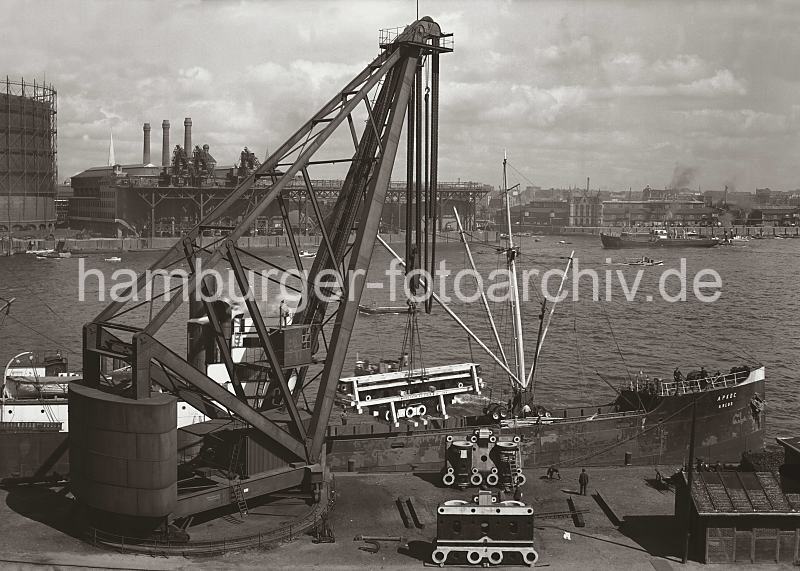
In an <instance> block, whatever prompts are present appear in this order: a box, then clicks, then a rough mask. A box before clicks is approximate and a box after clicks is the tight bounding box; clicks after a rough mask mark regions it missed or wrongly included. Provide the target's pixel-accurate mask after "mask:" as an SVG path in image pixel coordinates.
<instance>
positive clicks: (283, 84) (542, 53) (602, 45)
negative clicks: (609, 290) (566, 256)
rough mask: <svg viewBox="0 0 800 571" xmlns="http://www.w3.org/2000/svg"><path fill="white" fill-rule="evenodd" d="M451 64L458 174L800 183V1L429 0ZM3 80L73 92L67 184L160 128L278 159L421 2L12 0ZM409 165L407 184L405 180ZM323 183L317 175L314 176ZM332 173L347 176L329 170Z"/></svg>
mask: <svg viewBox="0 0 800 571" xmlns="http://www.w3.org/2000/svg"><path fill="white" fill-rule="evenodd" d="M419 4H420V15H430V16H432V17H433V18H434V19H435V20H436V21H437V22H439V23H440V24H441V26H442V28H443V30H444V31H446V32H453V33H454V40H455V51H454V53H452V54H447V55H445V56H443V57H442V74H441V78H442V87H441V122H440V177H439V178H440V180H456V179H457V178H460V179H462V180H474V181H480V182H483V183H486V184H491V185H494V186H498V185H499V183H500V177H501V166H500V164H501V161H502V156H503V150H504V149H508V154H509V162H510V163H511V164H512V165H513V166H514V167H515V169H516V172H515V171H510V172H509V182H510V184H515V183H520V184H521V186H522V187H523V188H524V187H525V186H529V185H530V186H541V187H543V188H550V187H556V188H558V187H564V188H566V187H569V186H575V187H581V186H583V185H585V181H586V177H587V176H588V177H591V181H592V187H593V188H601V189H608V190H623V189H627V188H629V187H631V188H633V189H634V190H641V189H642V188H644V187H645V186H646V185H650V186H651V187H653V188H664V187H669V186H671V185H672V184H675V181H676V180H679V181H681V186H685V187H688V188H692V189H696V188H698V186H699V187H700V188H701V189H703V190H721V189H722V188H724V186H725V185H726V184H727V185H728V187H729V190H730V191H746V192H754V190H755V189H756V188H757V187H758V188H764V187H769V188H772V189H774V190H792V189H797V188H800V164H799V163H798V161H797V160H796V158H797V157H798V156H800V137H799V136H798V135H799V133H798V127H799V126H800V99H798V94H800V69H799V68H798V66H797V65H796V63H795V62H796V61H798V59H800V38H798V37H797V35H796V30H797V29H799V28H800V7H798V6H796V5H795V4H793V3H790V2H767V3H755V4H745V3H739V2H735V3H733V2H732V3H720V2H689V1H686V2H647V3H631V2H622V1H619V2H613V1H609V2H566V3H564V2H524V1H520V2H511V1H503V2H488V1H487V2H478V1H471V2H450V1H437V2H427V1H425V0H421V1H420V3H419ZM0 8H2V10H3V13H4V14H5V15H6V17H5V18H4V19H3V21H2V23H0V32H2V36H3V37H4V40H5V41H4V49H3V50H2V52H0V72H2V73H4V74H6V75H8V76H9V77H10V78H12V79H18V78H19V77H25V78H26V80H33V79H34V78H35V79H37V81H40V80H42V79H46V81H47V82H48V83H52V84H53V86H54V87H55V88H56V89H57V90H58V130H59V139H58V163H59V179H60V180H64V179H66V178H69V177H70V176H72V175H73V174H75V173H77V172H79V171H82V170H84V169H86V168H90V167H93V166H100V165H103V164H106V162H107V157H108V149H109V133H110V130H112V129H113V132H114V148H115V155H116V159H117V160H118V161H119V162H121V163H137V162H139V161H141V158H142V152H141V144H142V143H141V140H142V123H144V122H149V123H150V124H151V126H152V129H153V131H152V157H153V159H154V161H153V162H156V160H157V159H158V158H159V157H160V151H161V141H160V125H161V121H162V120H163V119H168V120H169V121H170V123H171V124H172V145H173V146H174V144H176V143H181V142H182V137H183V131H182V124H183V119H184V117H192V119H193V129H194V142H195V144H203V143H208V144H210V145H211V153H212V154H213V155H214V156H215V158H216V159H217V161H218V162H219V163H220V164H232V163H233V162H235V161H236V160H237V158H238V156H239V152H240V151H241V148H242V147H244V146H248V147H250V149H251V150H253V151H254V152H256V154H257V155H258V156H259V157H260V158H263V156H264V154H265V153H266V151H267V149H274V148H276V147H277V146H278V145H279V144H281V143H282V142H283V141H284V140H285V139H286V138H287V137H288V136H289V135H290V134H291V133H292V132H293V131H294V130H295V129H296V128H297V127H298V126H299V125H300V124H302V123H303V122H304V121H305V120H306V119H307V118H308V117H310V116H311V115H312V114H313V113H314V112H315V111H316V110H317V109H318V107H319V106H320V105H321V104H322V103H323V102H324V101H325V100H327V99H328V98H330V97H331V96H333V95H334V94H335V93H336V92H337V91H339V90H340V89H341V88H342V87H343V86H344V85H345V83H346V82H347V81H348V80H349V79H350V78H351V77H352V76H354V75H355V74H356V73H357V72H358V71H360V70H361V69H362V68H363V67H364V66H365V65H366V64H367V63H368V62H369V61H370V60H371V59H372V58H373V57H374V56H375V55H376V54H377V52H378V46H377V38H378V30H379V29H380V28H388V27H396V26H404V25H406V24H408V23H410V22H412V21H413V20H414V17H415V10H416V2H415V1H414V0H404V1H398V2H392V3H388V2H366V1H364V2H359V1H349V2H336V1H333V2H321V1H316V2H311V1H298V2H288V1H265V2H240V3H225V2H210V3H206V2H195V1H178V2H173V3H171V4H170V5H169V9H168V10H167V9H164V6H163V5H162V4H159V3H156V2H146V1H143V0H141V1H140V0H133V1H128V2H124V3H114V2H101V1H89V0H74V1H70V2H56V1H44V0H33V1H22V0H0ZM402 165H403V159H402V156H400V157H398V162H397V165H396V167H395V171H394V172H395V176H394V178H402V176H403V172H404V171H403V170H402V168H403V166H402ZM312 174H315V173H312ZM315 176H317V177H319V178H325V177H326V176H329V175H328V173H326V172H325V170H323V169H320V170H319V171H317V172H316V174H315Z"/></svg>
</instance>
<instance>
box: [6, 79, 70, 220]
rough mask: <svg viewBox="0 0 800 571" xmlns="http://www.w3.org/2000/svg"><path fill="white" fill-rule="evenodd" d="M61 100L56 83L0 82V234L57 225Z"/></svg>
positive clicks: (7, 80)
mask: <svg viewBox="0 0 800 571" xmlns="http://www.w3.org/2000/svg"><path fill="white" fill-rule="evenodd" d="M56 99H57V93H56V90H55V89H54V88H53V86H52V85H44V84H40V83H36V81H34V82H33V83H30V82H26V81H25V80H24V79H20V80H19V81H12V80H10V79H9V78H8V76H6V79H5V82H0V234H6V233H23V232H25V233H31V232H37V233H41V232H48V233H49V232H51V231H52V230H53V228H54V227H55V222H56V212H55V192H56V180H57V172H58V171H57V167H56V148H57V142H56V141H57V127H56V112H57V109H56Z"/></svg>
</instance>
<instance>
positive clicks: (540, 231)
mask: <svg viewBox="0 0 800 571" xmlns="http://www.w3.org/2000/svg"><path fill="white" fill-rule="evenodd" d="M690 229H691V230H694V231H696V232H697V233H698V234H699V235H700V236H719V237H722V235H723V232H724V231H725V230H726V229H725V228H720V227H716V228H715V227H706V226H692V227H690ZM733 229H734V230H735V232H736V234H738V235H741V236H758V235H762V236H800V227H799V226H734V227H733ZM524 230H525V231H526V232H529V233H530V234H532V235H534V236H541V235H548V236H575V235H586V236H599V235H600V233H601V232H611V233H618V232H619V231H620V230H622V228H621V227H611V228H609V227H606V226H552V227H550V226H544V227H531V228H525V229H524ZM639 230H642V231H647V228H640V229H639ZM728 230H730V229H728ZM467 235H468V236H469V238H470V240H471V241H473V242H491V243H496V242H498V241H499V235H500V233H499V232H497V231H472V232H469V233H468V234H467ZM381 237H382V238H383V239H384V240H386V241H387V242H388V243H389V244H394V243H396V244H402V243H403V242H404V241H405V233H403V232H400V233H394V234H381ZM178 240H180V238H86V239H76V238H68V239H66V246H67V248H68V249H70V250H71V251H73V252H76V253H85V254H90V253H99V252H135V251H146V250H167V249H169V248H170V247H172V245H173V244H175V242H177V241H178ZM216 240H219V238H218V237H216V238H214V237H203V238H201V240H200V244H201V245H203V246H208V245H210V244H212V243H213V242H215V241H216ZM296 240H297V244H298V247H299V248H318V247H319V245H320V243H321V240H322V237H321V236H297V237H296ZM438 241H439V242H440V243H448V242H458V241H459V237H458V232H453V231H447V232H445V231H443V232H440V233H439V234H438ZM55 243H56V241H55V240H45V239H31V240H21V239H17V238H13V239H11V240H9V238H8V237H7V236H2V237H0V255H8V254H9V252H10V253H13V254H24V253H25V251H26V250H44V249H49V248H55ZM239 245H240V246H241V247H242V248H247V249H254V250H259V249H268V248H288V247H289V239H288V237H287V236H245V237H242V238H240V239H239Z"/></svg>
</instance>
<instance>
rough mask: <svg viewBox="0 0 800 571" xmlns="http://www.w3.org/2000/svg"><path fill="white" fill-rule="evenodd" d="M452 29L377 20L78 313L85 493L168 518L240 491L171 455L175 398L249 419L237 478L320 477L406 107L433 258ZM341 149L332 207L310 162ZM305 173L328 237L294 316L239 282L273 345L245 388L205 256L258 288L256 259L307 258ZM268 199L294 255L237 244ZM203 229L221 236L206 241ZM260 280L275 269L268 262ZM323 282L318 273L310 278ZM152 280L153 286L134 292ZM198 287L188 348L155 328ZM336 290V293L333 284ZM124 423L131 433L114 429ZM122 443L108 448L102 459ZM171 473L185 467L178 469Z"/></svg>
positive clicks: (254, 490) (75, 428)
mask: <svg viewBox="0 0 800 571" xmlns="http://www.w3.org/2000/svg"><path fill="white" fill-rule="evenodd" d="M446 38H449V35H447V34H442V32H441V29H440V27H439V25H438V24H437V23H436V22H434V21H433V20H432V19H431V18H428V17H425V18H422V19H420V20H418V21H416V22H414V23H413V24H411V25H410V26H407V27H406V28H405V29H404V30H402V31H401V30H399V29H398V30H397V31H393V32H388V33H382V37H381V48H382V51H381V53H380V55H379V56H378V57H377V58H375V59H374V60H373V61H372V62H370V63H369V64H368V65H367V66H366V67H365V68H364V70H363V71H361V72H360V73H359V74H358V75H356V76H355V78H354V79H353V80H352V81H350V82H349V83H348V84H347V85H346V86H345V87H344V88H343V89H342V90H341V91H340V92H339V93H337V94H336V95H335V96H334V97H333V98H332V99H330V101H328V102H327V103H326V104H325V105H324V106H323V107H322V108H321V109H320V110H319V111H318V112H317V113H316V114H314V116H313V117H312V118H311V119H310V120H309V121H308V122H306V123H305V124H304V125H303V126H302V127H300V128H299V129H298V130H297V131H296V132H295V133H294V134H293V135H292V136H291V137H290V138H289V139H288V140H287V141H286V142H285V143H284V144H283V145H281V146H280V147H279V148H278V149H277V150H276V151H275V152H274V153H273V154H272V155H271V156H270V157H269V158H268V159H267V160H266V161H265V162H264V163H263V164H261V165H260V166H258V168H256V169H255V170H254V171H253V172H252V173H251V174H250V175H249V176H247V177H246V178H245V179H244V180H242V181H241V183H240V184H239V185H238V186H237V187H236V188H235V190H233V191H232V192H231V193H230V194H229V195H228V196H227V197H226V198H225V199H224V200H223V201H222V203H221V204H220V205H219V206H217V207H216V208H215V209H214V210H213V211H212V212H211V213H210V214H208V215H207V216H205V218H204V219H203V220H202V221H201V222H200V224H199V225H198V226H196V227H195V228H194V229H193V230H192V231H191V232H189V234H188V235H187V236H186V237H185V238H184V239H182V240H181V241H180V242H178V243H177V244H175V245H174V246H173V247H172V248H171V249H170V250H169V251H168V252H166V253H165V254H164V255H163V256H162V257H161V258H160V259H159V260H158V261H157V262H156V263H154V264H153V265H152V266H151V267H150V268H149V270H150V271H149V272H147V273H145V274H142V275H140V276H139V277H138V279H137V281H136V283H135V285H133V286H132V287H131V288H130V290H129V291H128V292H127V294H128V295H127V297H129V298H131V299H128V300H125V299H122V300H119V301H114V302H112V303H110V304H109V305H108V306H107V307H106V308H105V309H104V310H103V311H102V312H101V313H100V314H99V315H97V317H96V318H95V319H93V320H92V321H91V322H89V323H88V324H86V325H85V326H84V331H83V366H84V383H83V385H81V386H78V387H75V390H74V391H73V394H72V395H71V397H70V408H71V409H76V410H73V411H70V423H71V433H70V460H71V465H72V470H71V471H72V475H73V489H74V490H75V493H76V496H77V498H78V500H79V501H80V502H82V503H84V504H85V505H87V506H88V507H90V508H93V509H95V510H98V512H99V513H111V514H114V515H115V516H126V517H134V518H157V519H159V518H160V519H161V520H162V521H163V520H169V519H174V518H179V517H182V516H187V515H190V514H193V513H197V512H199V511H204V510H206V509H210V508H215V507H219V506H222V505H225V504H226V503H228V504H231V503H232V504H236V503H237V502H238V503H239V505H240V506H241V501H242V499H243V498H242V488H241V487H238V488H237V487H236V486H235V485H231V483H230V482H229V481H228V480H226V479H224V478H217V479H214V478H213V477H212V476H210V475H209V474H210V472H206V473H204V474H205V475H204V479H203V485H199V486H198V485H197V483H196V478H195V480H194V481H195V485H194V486H192V487H191V490H189V487H188V486H183V485H182V482H183V479H187V478H190V477H191V476H187V475H186V474H187V472H186V470H185V469H183V468H181V467H179V466H178V465H177V464H178V461H177V453H176V440H178V437H177V436H175V425H174V422H173V420H172V419H173V418H174V415H175V412H174V410H175V402H176V400H177V399H180V400H181V401H184V402H186V403H188V404H190V405H192V406H194V407H195V408H197V409H198V410H200V411H202V412H203V413H204V414H205V415H206V416H207V417H208V418H210V419H211V420H210V421H209V422H210V423H211V424H212V425H213V423H215V422H216V423H217V425H216V426H221V425H225V426H227V427H231V426H234V427H244V429H246V430H247V431H248V432H247V434H248V435H249V438H250V440H249V442H251V443H252V442H255V444H252V446H251V445H248V446H250V448H248V454H251V455H252V456H253V459H257V460H258V461H256V460H253V459H250V460H247V462H243V461H241V460H239V459H238V455H239V454H240V446H239V444H238V443H237V444H235V445H232V446H231V448H230V455H231V456H232V458H231V459H230V466H231V472H232V473H233V474H232V475H231V474H229V479H231V478H232V479H236V478H237V477H238V476H241V477H247V480H246V482H247V490H246V491H247V493H248V495H249V496H256V495H262V494H267V493H271V492H274V491H278V490H285V489H289V488H293V487H296V486H309V485H313V484H314V483H317V482H319V481H321V477H322V474H323V472H324V470H323V468H322V466H324V443H325V437H326V430H327V426H328V420H329V417H330V414H331V410H332V407H333V404H334V397H335V393H336V387H337V383H338V381H339V379H340V376H341V372H342V368H343V365H344V360H345V354H346V352H347V347H348V343H349V341H350V336H351V332H352V330H353V326H354V324H355V320H356V316H357V313H358V304H359V301H360V299H361V294H362V290H363V287H364V281H365V272H364V271H363V270H366V269H367V268H368V266H369V262H370V257H371V254H372V250H373V246H374V245H375V242H376V235H377V232H378V228H379V223H380V217H381V211H382V208H383V205H384V201H385V196H386V192H387V187H388V185H389V180H390V175H391V172H392V167H393V164H394V160H395V156H396V154H397V150H398V146H399V144H400V135H401V132H402V129H403V124H404V122H405V120H406V117H408V143H407V153H408V173H407V174H408V179H407V180H408V189H407V191H408V199H409V200H408V204H409V205H412V204H416V205H417V209H416V213H412V212H410V214H411V216H410V218H409V219H408V230H409V236H411V235H412V233H415V235H416V240H415V241H414V242H412V241H411V238H410V237H409V242H408V244H407V251H406V257H407V259H409V260H413V262H410V264H409V265H411V266H412V267H410V268H408V269H409V270H410V269H413V268H415V267H416V268H419V267H421V264H422V260H424V261H425V264H426V266H427V265H428V263H429V264H430V265H429V267H430V268H433V265H434V263H435V260H434V257H435V249H433V243H434V241H433V239H432V236H433V233H432V229H433V228H435V219H436V215H437V212H436V209H435V208H432V207H431V208H428V206H429V205H433V204H435V195H434V191H432V190H431V189H435V188H436V182H437V148H438V134H437V133H438V99H439V54H440V53H443V52H450V51H452V48H451V47H450V46H449V45H446V44H448V40H447V39H446ZM425 65H430V83H429V89H425V95H424V97H423V82H424V78H423V73H424V66H425ZM423 105H424V111H423ZM423 118H424V120H425V125H423ZM362 124H363V125H364V127H363V130H362V131H361V133H359V132H358V131H359V126H360V125H362ZM336 133H338V134H339V135H340V139H339V141H338V142H339V147H338V148H341V141H342V139H343V138H344V140H345V141H350V140H352V144H353V146H354V148H355V150H354V153H353V154H352V155H351V156H348V157H345V158H334V159H330V158H326V156H325V155H324V151H325V149H326V148H327V147H325V145H326V143H327V142H329V140H331V139H332V137H334V135H335V134H336ZM423 142H424V148H425V152H424V153H423V151H422V148H423ZM331 146H334V145H329V147H331ZM336 163H342V164H348V163H349V170H348V172H347V175H346V178H345V180H344V184H343V187H342V190H341V193H340V194H339V196H338V199H337V201H336V204H335V206H334V208H333V210H332V212H331V213H330V214H329V215H328V216H327V217H326V218H325V219H323V216H322V212H321V210H320V205H319V203H318V200H317V197H316V193H315V189H314V188H313V186H312V183H311V180H312V178H311V176H310V175H309V169H310V168H312V167H313V166H315V165H319V164H328V165H330V164H336ZM423 171H424V174H423ZM298 175H299V176H300V177H302V180H303V181H304V183H305V192H306V196H307V199H308V200H309V202H310V205H311V206H312V209H313V212H314V215H315V216H316V218H317V223H318V226H319V228H320V229H321V234H322V236H321V244H320V248H319V251H318V254H317V256H316V258H315V260H314V262H313V266H312V267H311V269H310V272H309V274H308V276H307V278H304V277H303V276H302V275H300V277H298V273H297V272H296V271H295V272H293V275H294V278H290V279H289V283H290V284H292V285H291V286H290V287H292V288H294V289H295V291H298V292H302V294H301V295H302V296H303V302H304V304H303V305H304V308H303V309H302V311H298V312H297V314H296V315H295V316H294V319H293V321H292V324H291V325H287V326H285V327H271V326H268V325H267V323H266V320H265V317H264V314H263V313H262V310H261V309H260V308H259V305H258V303H257V302H256V300H255V299H254V298H253V297H247V296H245V297H246V300H245V304H246V308H247V315H248V317H249V318H250V319H252V323H253V327H254V329H255V332H256V334H257V335H256V337H257V344H258V347H257V348H258V349H260V350H261V351H262V353H263V359H261V360H258V361H257V362H256V363H248V364H247V367H248V371H249V372H250V373H251V376H248V377H247V380H248V381H252V380H253V378H254V377H253V376H252V371H254V370H255V371H256V373H257V375H256V376H257V377H258V381H259V382H258V383H252V382H251V383H249V384H247V387H252V386H256V385H257V388H256V392H255V393H253V391H252V390H251V391H249V392H248V391H246V390H245V388H246V387H245V383H244V382H243V378H244V375H243V374H242V369H243V366H244V365H243V364H242V363H239V362H236V360H235V359H234V357H233V351H232V349H231V313H230V308H229V307H227V306H226V305H225V304H224V303H222V302H220V301H214V300H211V299H209V297H210V296H209V295H208V294H210V293H211V292H215V291H217V286H218V284H217V283H215V280H214V279H213V278H212V277H211V276H208V275H203V274H202V272H201V268H202V270H207V269H209V268H213V267H215V266H217V265H218V264H221V263H224V264H225V265H229V266H230V269H231V271H232V273H233V275H234V276H235V282H236V285H237V288H238V290H239V292H250V291H252V292H257V291H261V290H260V289H259V286H260V285H263V282H262V283H257V282H258V281H259V280H263V279H265V278H263V276H261V277H255V278H254V276H253V274H252V273H251V272H249V271H250V270H255V269H263V268H264V267H270V268H276V269H278V270H279V271H280V273H281V275H282V274H284V273H290V272H291V271H292V270H302V268H303V265H302V260H301V257H300V252H299V250H298V244H297V242H296V240H295V237H294V235H293V234H292V227H291V224H289V220H288V213H287V208H286V205H285V198H284V196H283V191H284V189H285V188H286V187H287V185H288V184H289V183H290V182H291V181H293V180H294V179H295V177H296V176H298ZM423 180H424V181H425V183H426V184H425V185H424V186H423V184H422V181H423ZM273 202H277V203H278V205H279V207H280V209H281V212H282V213H283V217H284V226H285V228H286V229H287V231H288V242H289V244H290V246H291V251H292V256H291V259H292V260H293V265H294V268H288V267H281V266H280V265H279V263H276V259H271V260H269V259H265V258H263V257H261V256H259V255H257V254H255V253H253V252H250V251H247V250H246V249H244V248H243V247H241V246H240V245H239V244H238V243H237V241H238V240H239V239H240V238H241V237H242V236H244V235H245V233H246V232H247V231H248V229H250V228H251V227H252V226H253V224H254V222H255V221H256V219H257V218H258V217H259V216H262V215H263V214H264V212H265V211H266V210H267V208H268V207H269V206H270V204H272V203H273ZM243 204H244V205H245V206H242V205H243ZM422 204H425V206H426V208H425V212H424V216H423V212H422V208H421V205H422ZM410 209H411V206H409V210H410ZM229 220H239V222H238V223H237V224H235V225H234V226H224V225H223V221H229ZM429 228H430V229H431V234H430V236H431V240H429V239H428V238H429V231H428V229H429ZM207 230H211V231H212V232H210V234H212V235H214V236H219V237H218V238H215V239H214V240H213V242H211V243H204V241H203V238H202V237H203V234H204V232H205V233H206V235H208V234H209V232H206V231H207ZM206 242H207V240H206ZM423 244H424V246H425V251H424V252H422V251H421V248H422V247H423ZM429 248H430V252H429V251H428V250H429ZM423 254H424V255H423ZM285 259H286V258H281V260H285ZM280 263H284V262H283V261H281V262H280ZM175 268H182V269H183V270H185V271H186V272H187V273H188V279H187V280H186V281H185V282H183V283H179V284H178V286H176V287H172V284H170V283H167V282H165V284H164V286H163V288H161V289H160V290H159V289H158V286H157V285H156V283H155V279H154V278H153V275H155V274H156V273H158V272H162V273H163V272H169V271H170V270H172V269H175ZM266 279H270V280H272V281H276V282H277V281H280V278H276V277H274V276H273V277H271V278H266ZM291 279H294V281H291ZM318 283H321V284H322V287H313V284H318ZM198 289H199V291H198ZM150 290H152V295H151V298H150V299H149V300H147V299H145V300H144V301H137V300H141V299H144V297H143V296H144V294H145V293H146V292H149V291H150ZM182 293H183V295H182ZM198 293H202V294H206V295H205V296H200V297H202V298H203V299H202V301H190V302H189V304H188V305H189V309H188V317H189V328H190V331H189V342H188V349H187V356H186V357H184V356H182V355H179V354H178V353H176V352H175V351H174V350H173V349H171V348H170V347H168V345H167V344H166V342H165V341H164V340H162V339H161V334H163V332H164V331H165V329H167V327H165V326H166V325H167V324H168V323H170V322H172V321H173V320H179V322H181V323H182V322H183V321H184V320H185V319H186V311H185V310H184V311H183V312H179V311H178V310H179V308H181V306H182V305H183V304H184V298H185V297H188V298H189V299H190V300H195V299H196V298H197V297H198V295H197V294H198ZM332 293H333V294H335V296H334V297H335V300H334V301H331V300H330V299H329V297H330V296H327V297H326V295H325V294H332ZM198 328H199V330H200V333H197V331H198ZM172 330H173V331H174V330H175V327H174V326H173V328H172ZM204 336H205V337H204ZM204 338H205V341H204ZM209 339H210V340H211V343H208V340H209ZM290 349H291V350H290ZM295 349H296V350H295ZM208 353H214V354H216V355H218V357H219V360H220V361H221V362H222V363H224V366H225V369H226V370H227V375H228V377H229V379H230V382H231V383H232V387H233V392H231V391H229V390H227V389H226V388H225V387H224V386H223V385H222V384H220V383H219V382H217V380H215V379H212V378H211V377H210V376H209V375H208V374H207V371H206V368H205V367H204V366H203V364H204V362H206V361H207V360H208ZM125 364H128V365H130V376H129V378H125V377H120V375H118V374H110V373H109V371H110V369H112V368H113V369H114V370H115V371H117V372H118V371H119V370H124V366H125ZM267 394H277V395H279V396H280V398H279V400H280V402H281V403H282V407H281V408H272V409H269V408H268V407H266V406H265V404H264V403H266V402H267V401H268V400H269V399H266V398H264V397H265V395H267ZM73 413H76V415H75V416H73ZM170 415H171V416H170ZM101 433H103V434H101ZM112 433H113V434H112ZM121 433H122V434H125V435H126V438H122V437H119V434H121ZM110 434H112V436H109V435H110ZM92 435H94V437H92ZM127 436H130V438H127ZM111 442H113V443H114V444H113V450H112V444H110V443H111ZM143 442H145V443H147V445H143V444H142V443H143ZM131 443H132V444H131ZM112 457H113V460H114V462H113V463H105V464H104V462H103V461H102V459H103V458H112ZM98 459H99V460H100V461H98ZM120 460H121V461H120ZM251 460H252V461H251ZM218 463H219V462H218ZM111 464H113V466H112V465H111ZM245 464H246V465H245ZM256 465H257V466H258V467H254V466H256ZM110 466H111V467H110ZM176 472H179V473H180V474H182V475H181V476H180V478H179V479H178V480H177V481H176V476H175V473H176ZM209 482H210V483H209Z"/></svg>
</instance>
